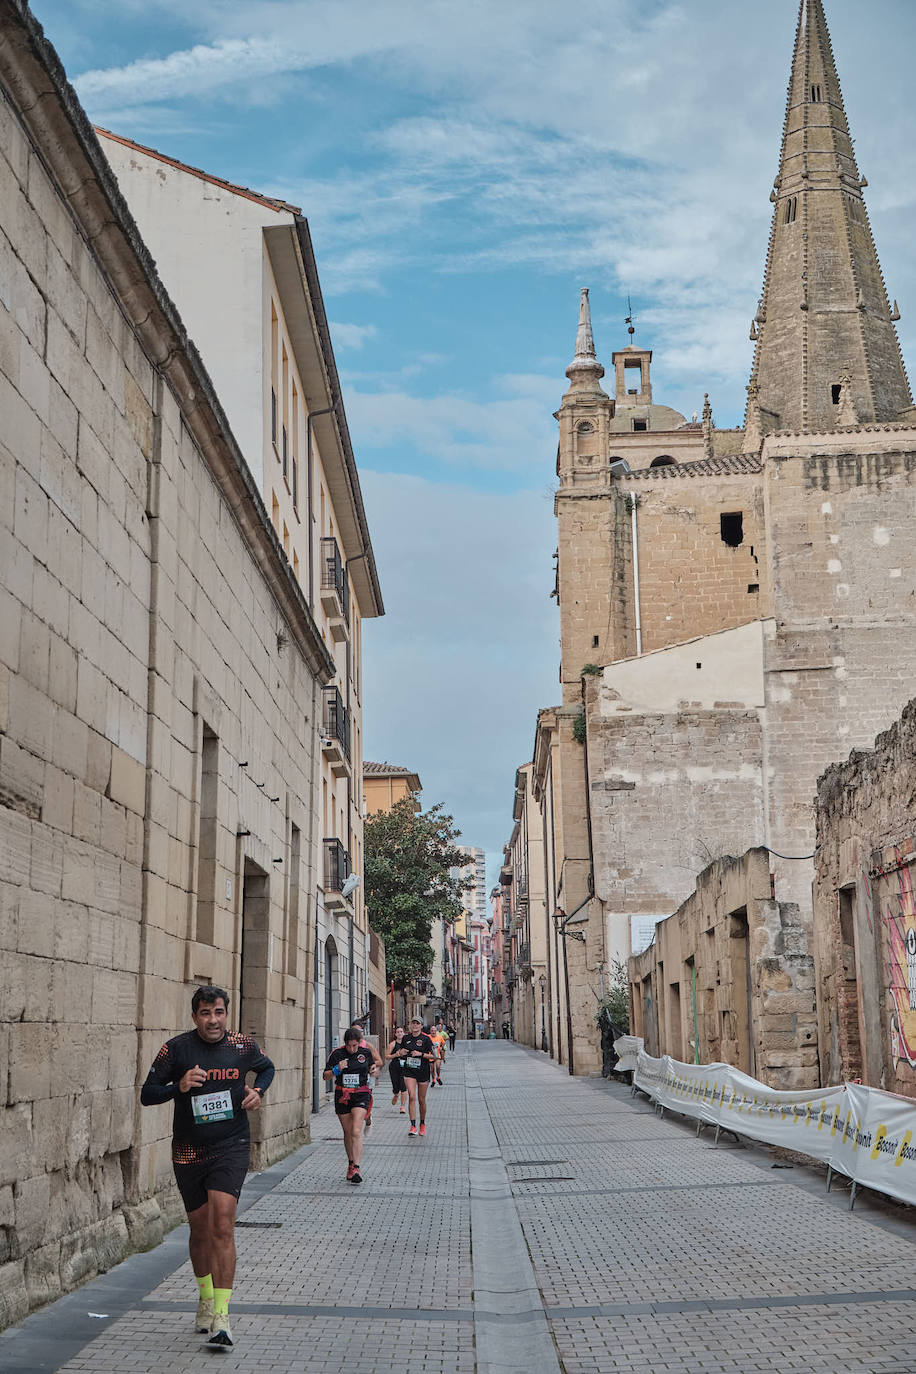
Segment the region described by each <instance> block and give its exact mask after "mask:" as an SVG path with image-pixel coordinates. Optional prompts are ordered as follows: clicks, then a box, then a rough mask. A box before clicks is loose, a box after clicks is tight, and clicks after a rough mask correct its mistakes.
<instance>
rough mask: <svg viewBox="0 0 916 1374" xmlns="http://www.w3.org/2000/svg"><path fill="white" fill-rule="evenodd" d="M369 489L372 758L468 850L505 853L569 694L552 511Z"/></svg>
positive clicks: (462, 496)
mask: <svg viewBox="0 0 916 1374" xmlns="http://www.w3.org/2000/svg"><path fill="white" fill-rule="evenodd" d="M360 480H361V484H362V488H363V494H364V497H365V501H366V509H367V513H368V517H369V526H370V529H371V532H372V542H373V546H374V549H375V555H376V560H377V563H378V568H379V577H380V581H381V586H382V595H383V597H384V600H385V606H386V615H385V617H384V618H383V619H382V620H379V621H367V622H364V626H363V644H364V660H365V669H364V677H365V690H364V700H365V703H366V706H365V716H364V744H365V755H366V757H367V758H378V759H394V760H397V762H399V763H403V764H407V765H409V766H410V767H413V768H417V769H418V771H419V772H420V776H421V779H422V782H423V787H424V796H423V800H424V803H425V804H426V805H431V804H432V803H433V802H435V801H446V803H447V805H448V808H449V809H454V811H455V814H456V817H457V819H458V823H459V825H461V827H462V829H463V830H464V834H465V839H466V841H467V843H469V844H479V845H482V846H483V847H484V848H485V849H488V850H490V851H493V850H496V849H499V848H500V847H501V845H503V844H504V843H505V842H506V841H507V840H508V838H509V834H508V832H509V828H510V827H511V810H510V803H511V796H510V793H511V784H512V778H513V776H514V772H515V769H516V768H517V767H518V766H519V764H521V763H525V762H526V761H527V760H528V759H529V758H530V756H531V749H532V746H533V742H534V725H535V716H536V712H537V709H538V707H541V706H550V705H553V704H554V700H555V698H556V696H557V693H558V691H559V686H558V683H557V663H558V659H559V649H558V636H559V618H558V615H557V612H556V608H555V605H554V602H553V601H552V600H551V599H550V596H549V593H550V589H551V586H552V576H553V575H552V565H551V554H552V552H553V549H554V546H555V542H556V531H555V523H554V518H553V507H552V504H551V503H550V501H548V500H546V499H545V498H544V496H543V495H542V494H539V493H537V492H530V491H522V492H517V493H514V494H512V495H503V494H498V495H493V494H485V493H482V492H475V491H473V490H471V489H469V488H467V487H463V486H460V485H452V486H448V487H444V486H443V485H441V484H438V483H432V482H428V481H426V480H424V479H423V478H420V477H412V476H404V475H401V474H394V475H392V474H382V473H378V472H373V471H368V470H366V469H365V468H363V469H362V471H361V474H360ZM459 740H460V744H459Z"/></svg>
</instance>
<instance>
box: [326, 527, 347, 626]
mask: <svg viewBox="0 0 916 1374" xmlns="http://www.w3.org/2000/svg"><path fill="white" fill-rule="evenodd" d="M321 608H322V610H323V611H324V613H325V615H326V616H327V617H328V628H329V630H330V631H331V638H332V639H333V640H335V641H336V642H337V643H340V642H341V641H342V640H344V639H347V638H349V634H350V591H349V582H348V579H347V569H346V566H345V564H344V561H343V559H342V558H341V556H340V549H339V547H338V544H337V540H336V539H334V538H330V539H322V541H321Z"/></svg>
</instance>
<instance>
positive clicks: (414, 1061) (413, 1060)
mask: <svg viewBox="0 0 916 1374" xmlns="http://www.w3.org/2000/svg"><path fill="white" fill-rule="evenodd" d="M422 1063H423V1060H422V1059H421V1058H420V1056H419V1055H418V1054H409V1055H408V1056H407V1067H408V1069H418V1068H419V1067H420V1065H421V1064H422Z"/></svg>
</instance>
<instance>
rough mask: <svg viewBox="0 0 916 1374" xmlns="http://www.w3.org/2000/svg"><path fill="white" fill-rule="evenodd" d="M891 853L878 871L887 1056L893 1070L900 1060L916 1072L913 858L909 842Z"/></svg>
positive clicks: (915, 924)
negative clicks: (883, 890)
mask: <svg viewBox="0 0 916 1374" xmlns="http://www.w3.org/2000/svg"><path fill="white" fill-rule="evenodd" d="M893 853H894V857H893V861H892V862H891V863H889V864H886V865H885V866H884V868H883V870H879V872H880V876H881V877H882V878H883V879H885V881H886V882H887V886H888V894H887V901H886V903H885V905H884V912H883V917H882V924H883V926H884V933H885V950H886V958H885V969H884V971H885V976H886V978H887V988H888V993H889V995H890V999H891V1053H892V1055H893V1060H894V1067H895V1068H896V1067H897V1065H898V1064H900V1062H901V1061H904V1060H905V1061H906V1063H907V1064H909V1066H910V1068H916V893H914V890H913V865H912V863H911V862H908V860H912V858H913V840H912V839H911V840H909V841H908V842H907V843H906V844H904V845H901V846H899V847H898V848H896V849H895V850H894V851H893ZM893 887H896V891H893V890H892V889H893Z"/></svg>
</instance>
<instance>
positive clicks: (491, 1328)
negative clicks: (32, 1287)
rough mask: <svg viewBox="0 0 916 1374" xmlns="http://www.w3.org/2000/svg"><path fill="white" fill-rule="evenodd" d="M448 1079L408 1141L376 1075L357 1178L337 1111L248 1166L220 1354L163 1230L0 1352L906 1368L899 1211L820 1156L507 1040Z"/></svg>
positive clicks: (240, 1361) (906, 1251)
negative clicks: (197, 1316) (802, 1154)
mask: <svg viewBox="0 0 916 1374" xmlns="http://www.w3.org/2000/svg"><path fill="white" fill-rule="evenodd" d="M445 1079H446V1081H445V1085H444V1087H443V1088H442V1089H441V1090H440V1089H431V1090H430V1116H429V1126H430V1134H429V1136H428V1137H427V1139H426V1140H420V1139H417V1140H408V1138H407V1135H406V1130H407V1123H406V1118H405V1117H403V1116H400V1115H399V1114H398V1112H397V1110H396V1108H393V1107H392V1106H391V1105H390V1098H389V1097H388V1096H387V1094H386V1093H385V1092H384V1087H385V1086H386V1084H387V1077H386V1079H385V1080H384V1082H383V1084H382V1090H380V1092H379V1093H378V1098H377V1102H376V1107H375V1121H374V1124H373V1129H372V1131H371V1134H370V1136H369V1138H368V1141H367V1145H366V1149H365V1154H364V1170H365V1179H366V1181H365V1184H364V1185H363V1187H362V1188H359V1189H357V1188H353V1187H348V1186H347V1185H346V1184H345V1182H344V1180H343V1174H344V1168H345V1165H344V1154H343V1149H342V1146H341V1142H340V1133H339V1130H338V1127H337V1122H336V1120H335V1119H334V1117H333V1115H332V1114H331V1113H330V1112H327V1113H322V1115H321V1117H320V1119H318V1120H317V1125H316V1128H315V1137H316V1138H315V1140H314V1142H313V1144H312V1145H310V1146H307V1147H305V1149H304V1150H302V1151H300V1152H299V1154H298V1155H297V1156H295V1157H294V1158H293V1160H292V1161H286V1162H285V1163H284V1164H283V1165H280V1166H277V1168H275V1169H274V1170H271V1171H269V1172H268V1173H266V1174H263V1175H260V1176H258V1177H256V1178H254V1179H252V1180H251V1181H250V1182H249V1184H248V1185H247V1186H246V1192H245V1194H243V1205H244V1210H243V1212H242V1213H241V1214H240V1225H239V1230H238V1244H239V1271H238V1278H237V1283H236V1288H235V1290H234V1295H233V1301H232V1325H233V1329H234V1333H235V1335H236V1339H237V1341H238V1344H237V1346H236V1348H235V1349H234V1350H233V1351H232V1352H231V1353H230V1354H228V1355H222V1354H219V1353H214V1354H211V1353H210V1352H208V1351H206V1350H203V1349H201V1344H202V1338H200V1337H198V1336H195V1335H194V1334H193V1333H192V1331H191V1326H192V1317H193V1312H194V1299H195V1298H196V1294H195V1289H194V1282H193V1278H192V1276H191V1271H190V1267H189V1265H188V1263H187V1261H186V1258H184V1256H185V1255H186V1250H185V1246H186V1231H185V1229H184V1228H179V1229H178V1230H177V1231H175V1232H173V1233H172V1234H171V1235H170V1236H169V1237H168V1238H167V1240H166V1241H165V1242H164V1244H163V1245H162V1246H160V1247H159V1248H158V1250H157V1251H155V1252H153V1253H151V1254H149V1255H143V1256H136V1257H134V1258H133V1259H131V1260H128V1261H127V1262H126V1263H125V1264H123V1265H121V1266H120V1267H119V1268H118V1269H116V1270H114V1271H112V1273H110V1274H108V1275H106V1276H104V1277H103V1278H101V1279H99V1280H97V1281H95V1282H94V1283H92V1284H90V1285H88V1286H87V1287H84V1288H83V1289H81V1290H79V1291H77V1292H76V1293H72V1294H70V1295H68V1296H67V1297H66V1298H63V1299H62V1300H61V1301H59V1302H58V1303H55V1304H54V1305H52V1306H50V1307H47V1308H45V1309H44V1310H42V1311H39V1312H37V1313H35V1314H34V1315H33V1316H32V1317H31V1318H29V1319H28V1321H27V1322H26V1323H24V1325H23V1326H22V1327H20V1328H16V1329H13V1330H11V1331H9V1332H7V1333H6V1334H5V1335H4V1336H3V1337H2V1338H0V1368H2V1369H3V1370H4V1372H5V1374H36V1371H39V1370H65V1371H67V1374H144V1372H146V1371H148V1372H149V1374H153V1371H156V1372H157V1374H158V1371H162V1370H166V1369H167V1370H169V1371H170V1374H184V1372H185V1371H189V1370H196V1369H198V1368H200V1361H201V1359H203V1360H205V1361H209V1360H211V1359H214V1360H217V1361H219V1360H224V1361H225V1362H226V1364H227V1365H228V1366H230V1367H232V1368H238V1369H250V1370H265V1369H270V1370H274V1371H278V1374H285V1372H286V1371H294V1370H295V1371H302V1370H304V1371H315V1372H316V1374H317V1372H318V1371H321V1374H337V1371H341V1374H342V1372H343V1371H348V1374H369V1371H380V1374H381V1371H393V1370H398V1371H402V1374H451V1371H457V1370H474V1369H476V1370H479V1371H481V1374H498V1372H499V1371H506V1372H507V1374H508V1371H526V1374H535V1372H536V1374H540V1372H541V1371H545V1374H546V1371H558V1370H565V1371H566V1374H591V1371H597V1370H630V1371H636V1370H639V1371H646V1372H647V1371H672V1372H674V1371H677V1374H686V1372H687V1371H710V1374H719V1371H740V1372H744V1371H758V1370H778V1371H784V1374H790V1371H791V1372H793V1374H795V1372H796V1371H797V1372H798V1374H802V1372H803V1371H804V1374H809V1371H819V1370H823V1371H830V1372H831V1374H840V1371H844V1372H845V1371H848V1372H849V1374H852V1372H853V1371H855V1372H856V1374H863V1372H867V1374H879V1371H885V1370H895V1371H901V1374H902V1371H909V1374H913V1371H916V1336H914V1331H913V1327H914V1322H913V1311H914V1307H913V1302H914V1299H916V1288H914V1287H912V1286H910V1285H911V1284H912V1282H913V1280H912V1275H913V1261H914V1250H913V1236H914V1234H916V1232H914V1229H913V1226H912V1223H911V1222H909V1221H907V1220H905V1219H904V1218H905V1216H906V1213H905V1212H904V1210H903V1209H896V1208H891V1207H884V1205H883V1204H882V1203H881V1202H880V1200H877V1199H875V1198H873V1197H871V1196H867V1197H865V1198H864V1199H861V1200H860V1201H858V1202H857V1204H856V1210H855V1211H854V1212H852V1213H850V1212H849V1211H848V1201H847V1195H846V1193H845V1190H844V1189H842V1188H841V1187H839V1186H836V1187H835V1189H834V1191H832V1192H831V1193H830V1194H829V1195H828V1194H827V1193H826V1191H825V1188H824V1179H823V1176H822V1175H821V1174H819V1173H817V1172H816V1171H815V1170H814V1169H813V1168H806V1167H804V1166H802V1165H796V1166H795V1167H794V1168H789V1167H777V1165H778V1164H779V1163H782V1161H775V1160H774V1158H773V1156H772V1154H771V1152H768V1151H766V1150H764V1149H759V1148H754V1147H747V1148H744V1149H742V1148H738V1147H737V1146H736V1145H735V1143H734V1142H730V1141H726V1139H725V1138H723V1140H722V1142H720V1144H719V1145H718V1146H716V1145H714V1143H713V1140H712V1136H711V1134H703V1135H701V1136H700V1137H697V1136H696V1135H695V1133H694V1129H693V1128H692V1127H691V1126H690V1125H688V1124H687V1123H685V1122H683V1121H681V1120H679V1119H677V1118H675V1119H664V1120H662V1119H660V1118H659V1117H657V1116H656V1114H655V1112H654V1110H653V1108H652V1107H651V1105H650V1104H648V1103H647V1102H646V1101H645V1099H643V1098H636V1099H633V1098H631V1096H630V1094H629V1090H628V1089H626V1088H624V1087H621V1086H617V1085H613V1086H611V1085H608V1084H605V1083H603V1082H600V1081H583V1080H573V1079H570V1078H569V1077H568V1076H567V1075H566V1074H565V1072H564V1071H563V1070H561V1069H559V1068H557V1067H556V1065H554V1064H552V1063H551V1062H550V1061H548V1060H547V1058H546V1056H536V1055H533V1054H532V1053H530V1052H527V1051H525V1050H522V1049H520V1048H518V1047H517V1046H515V1045H510V1044H506V1043H504V1042H490V1043H483V1044H473V1043H472V1044H469V1045H460V1046H459V1048H458V1052H457V1053H456V1054H455V1055H452V1056H450V1057H449V1059H448V1062H447V1065H446V1073H445ZM246 1199H247V1205H245V1203H246ZM90 1313H93V1314H101V1315H94V1316H90V1315H89V1314H90Z"/></svg>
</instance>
